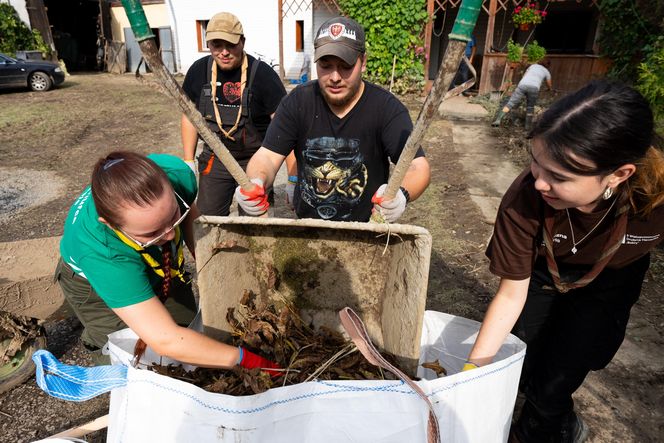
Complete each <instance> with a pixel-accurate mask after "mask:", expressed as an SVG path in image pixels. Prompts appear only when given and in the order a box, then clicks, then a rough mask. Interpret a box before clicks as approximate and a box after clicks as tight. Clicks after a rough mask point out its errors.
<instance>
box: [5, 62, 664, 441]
mask: <svg viewBox="0 0 664 443" xmlns="http://www.w3.org/2000/svg"><path fill="white" fill-rule="evenodd" d="M405 101H406V103H407V104H408V106H409V108H411V110H412V112H413V117H415V116H416V115H417V111H418V108H419V106H421V102H422V100H421V99H419V98H414V97H411V98H408V99H406V100H405ZM0 131H1V133H2V134H3V139H4V141H3V143H2V144H1V145H0V158H2V160H3V161H2V163H1V164H0V242H8V241H14V240H19V239H29V238H41V237H46V236H54V235H60V234H62V223H63V221H64V217H65V214H66V211H67V209H68V207H69V205H70V204H71V202H72V201H73V199H74V198H75V197H76V196H77V195H78V193H79V192H80V191H81V190H82V189H83V187H85V186H86V185H87V183H88V177H89V174H90V172H91V169H92V165H93V164H94V162H95V161H96V160H97V159H98V158H99V157H100V156H103V155H104V154H105V153H107V152H109V151H111V150H114V149H120V148H122V149H131V150H136V151H139V152H143V153H149V152H167V153H173V154H180V148H179V146H180V142H179V114H178V113H177V112H175V111H174V108H173V107H172V105H171V104H170V102H169V101H168V99H167V98H166V97H164V96H162V95H160V94H159V93H158V92H156V91H154V90H153V89H151V88H148V87H146V86H144V85H142V84H140V83H138V82H137V81H136V80H135V79H134V78H133V76H131V75H125V76H112V75H107V74H94V75H92V74H91V75H76V76H71V77H68V78H67V80H66V82H65V83H64V84H63V85H62V87H60V88H58V89H55V90H53V91H50V92H48V93H32V92H28V91H20V92H18V91H10V92H6V91H3V92H0ZM468 134H473V136H472V140H469V136H468ZM522 140H523V132H522V131H521V129H520V128H519V127H518V125H513V126H509V127H508V128H506V129H504V130H494V129H491V128H489V127H488V124H487V123H484V122H483V123H481V124H478V123H476V124H471V123H464V122H449V121H444V120H441V119H438V120H436V121H434V123H433V124H432V126H431V128H430V129H429V131H428V135H427V139H426V142H425V143H424V146H425V147H426V149H427V154H428V157H429V160H430V162H431V165H432V177H433V179H432V183H431V186H430V187H429V189H428V190H427V192H426V193H425V194H424V196H423V197H422V198H420V199H419V200H418V201H417V202H415V203H413V204H412V205H410V206H409V209H408V211H407V212H406V214H405V216H404V218H403V222H404V223H409V224H416V225H421V226H424V227H426V228H427V229H428V230H429V231H430V232H431V234H432V236H433V239H434V241H433V251H432V257H431V272H430V277H429V289H428V304H427V308H428V309H432V310H437V311H443V312H449V313H452V314H455V315H460V316H463V317H468V318H472V319H476V320H481V318H482V316H483V313H484V311H485V309H486V306H487V304H488V302H489V301H490V299H491V297H492V295H493V291H495V288H496V284H497V280H496V278H495V277H493V276H492V275H491V274H489V272H488V266H487V260H486V258H485V257H484V249H485V247H486V244H487V240H488V238H489V236H490V234H491V230H492V225H491V222H490V220H491V217H489V216H488V215H487V214H488V213H490V212H491V210H492V209H491V208H495V205H496V204H497V202H498V201H499V199H500V195H501V192H502V191H501V190H500V189H501V188H504V185H503V183H507V184H509V182H510V181H511V178H513V177H514V176H516V173H518V171H519V170H520V169H521V168H522V167H523V164H524V162H525V150H524V147H525V144H523V142H522ZM498 184H500V186H498ZM279 191H280V189H279V188H277V193H279ZM503 191H504V189H503ZM280 198H281V197H280V196H279V195H277V199H280ZM481 202H484V203H481ZM487 208H488V209H487ZM494 210H495V209H494ZM54 265H55V264H54ZM663 294H664V253H663V252H662V251H661V250H658V251H656V253H655V254H654V260H653V265H652V267H651V271H650V272H649V274H648V279H647V281H646V283H645V286H644V291H643V294H642V296H641V299H640V300H639V302H638V303H637V305H636V306H635V307H634V309H633V311H632V318H631V321H630V324H629V327H628V333H627V338H626V340H625V343H624V344H623V346H622V348H621V350H620V351H619V353H618V355H617V356H616V358H615V359H614V361H613V362H612V363H611V364H610V365H609V366H608V367H607V368H606V369H605V370H603V371H600V372H597V373H593V374H591V375H590V376H589V378H588V380H587V381H586V383H585V384H584V386H583V387H582V388H581V389H580V390H579V392H578V394H577V396H576V403H577V408H578V410H579V411H580V413H581V415H582V416H583V418H584V419H585V420H586V422H587V423H588V425H589V427H590V429H591V434H590V440H589V441H591V442H614V441H620V442H656V441H663V440H664V412H663V409H664V347H662V344H663V342H664V339H663V334H662V332H663V331H664V309H663V308H664V301H663V298H662V295H663ZM46 326H47V333H48V349H49V350H50V351H51V352H53V353H54V354H55V355H56V356H57V357H58V358H60V359H61V360H62V361H63V362H65V363H70V364H81V365H86V364H89V363H90V361H89V359H88V357H87V355H86V352H85V350H84V349H83V348H82V347H81V346H80V344H79V342H78V335H79V334H80V325H79V324H78V322H77V321H76V320H74V319H65V320H61V321H58V322H50V323H48V324H47V325H46ZM107 411H108V397H107V396H102V397H98V398H96V399H93V400H90V401H87V402H83V403H70V402H65V401H61V400H57V399H54V398H51V397H49V396H47V395H46V394H44V393H43V392H41V390H40V389H39V388H38V387H37V386H36V385H35V383H34V380H32V381H29V382H27V383H25V384H24V385H22V386H19V387H17V388H15V389H14V390H12V391H10V392H7V393H5V394H2V395H0V441H1V442H24V441H32V440H35V439H38V438H44V437H46V436H49V435H52V434H54V433H56V432H59V431H62V430H64V429H67V428H69V427H72V426H75V425H79V424H82V423H84V422H87V421H89V420H92V419H94V418H96V417H98V416H101V415H104V414H106V413H107ZM146 425H147V424H146ZM103 439H104V433H103V432H97V433H95V434H92V435H90V436H89V437H88V441H103Z"/></svg>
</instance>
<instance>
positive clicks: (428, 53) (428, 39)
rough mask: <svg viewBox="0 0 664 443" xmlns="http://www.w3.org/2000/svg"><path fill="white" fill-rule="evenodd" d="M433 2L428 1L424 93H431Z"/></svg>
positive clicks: (425, 33)
mask: <svg viewBox="0 0 664 443" xmlns="http://www.w3.org/2000/svg"><path fill="white" fill-rule="evenodd" d="M433 2H434V0H427V14H428V15H429V18H428V19H427V24H426V26H425V27H424V92H425V93H427V92H429V89H431V82H430V81H429V80H430V79H429V63H430V62H429V60H431V34H432V31H433Z"/></svg>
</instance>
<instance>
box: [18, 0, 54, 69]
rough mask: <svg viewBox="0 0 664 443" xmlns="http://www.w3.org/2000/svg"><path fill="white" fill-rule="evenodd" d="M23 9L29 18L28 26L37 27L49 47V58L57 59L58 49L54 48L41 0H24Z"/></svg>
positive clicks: (46, 15) (49, 25)
mask: <svg viewBox="0 0 664 443" xmlns="http://www.w3.org/2000/svg"><path fill="white" fill-rule="evenodd" d="M25 9H26V10H27V11H28V17H29V18H30V27H32V28H33V29H37V30H38V31H39V33H40V34H41V36H42V38H43V39H44V43H46V45H47V46H48V47H49V48H51V60H52V61H54V62H57V61H58V51H57V50H56V49H55V43H54V41H53V34H51V24H50V22H49V20H48V14H47V13H46V10H47V9H46V7H45V6H44V1H43V0H26V4H25Z"/></svg>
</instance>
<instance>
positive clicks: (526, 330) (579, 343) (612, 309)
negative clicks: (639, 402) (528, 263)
mask: <svg viewBox="0 0 664 443" xmlns="http://www.w3.org/2000/svg"><path fill="white" fill-rule="evenodd" d="M649 265H650V255H646V256H644V257H642V258H640V259H638V260H637V261H636V262H634V263H631V264H629V265H627V266H626V267H624V268H622V269H605V270H604V271H602V272H601V273H600V274H599V275H598V276H597V278H596V279H595V280H594V281H592V282H591V283H590V284H589V285H587V286H585V287H583V288H578V289H574V290H571V291H569V292H567V293H565V294H563V293H560V292H558V291H556V290H555V289H554V286H553V281H552V279H551V275H550V274H549V271H548V270H547V267H546V262H545V260H544V259H543V258H540V259H538V261H537V263H536V264H535V270H534V271H533V274H532V276H531V279H530V287H529V288H528V298H527V300H526V304H525V306H524V308H523V311H522V313H521V316H520V317H519V319H518V320H517V322H516V324H515V326H514V329H513V330H512V333H513V334H515V335H516V336H518V337H519V338H521V339H522V340H523V341H524V342H526V343H527V345H528V349H527V351H526V358H525V361H524V365H523V371H522V373H521V382H520V390H521V391H522V392H523V393H524V394H525V396H526V402H525V404H524V407H523V410H522V413H521V416H520V418H519V421H518V422H517V424H516V427H517V432H518V436H519V438H520V442H521V443H528V442H537V443H540V442H559V441H563V439H561V438H560V435H561V434H562V435H564V431H565V430H564V429H563V427H564V426H565V424H567V423H570V419H571V417H572V415H573V410H574V401H573V400H572V394H573V393H574V392H575V391H576V390H577V389H578V388H579V387H580V386H581V384H582V383H583V381H584V380H585V378H586V376H587V375H588V373H589V372H590V371H597V370H599V369H602V368H604V367H605V366H606V365H608V364H609V362H610V361H611V360H612V359H613V357H614V355H615V354H616V352H617V351H618V348H620V345H621V344H622V342H623V339H624V338H625V330H626V328H627V321H628V320H629V314H630V310H631V308H632V306H633V305H634V303H636V301H637V300H638V298H639V295H640V294H641V286H642V283H643V278H644V276H645V273H646V271H647V270H648V267H649ZM560 271H561V274H563V275H565V273H566V272H565V271H564V270H563V269H561V270H560ZM579 276H580V275H579Z"/></svg>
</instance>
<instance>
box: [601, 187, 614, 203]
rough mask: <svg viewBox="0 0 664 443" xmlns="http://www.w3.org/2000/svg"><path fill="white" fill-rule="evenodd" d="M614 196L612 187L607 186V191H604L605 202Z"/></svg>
mask: <svg viewBox="0 0 664 443" xmlns="http://www.w3.org/2000/svg"><path fill="white" fill-rule="evenodd" d="M612 195H613V188H612V187H610V186H607V187H606V190H605V191H604V194H602V198H603V199H604V200H608V199H610V198H611V196H612Z"/></svg>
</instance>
